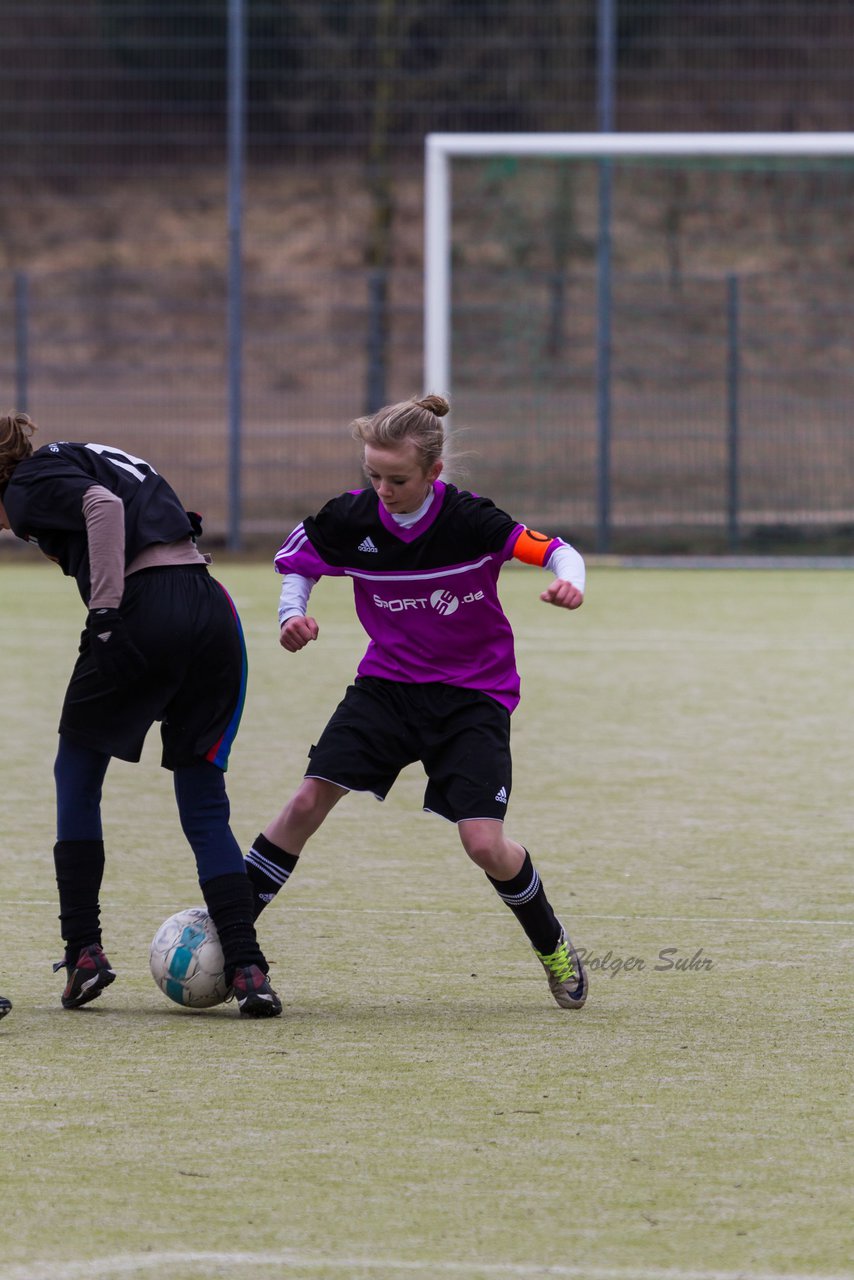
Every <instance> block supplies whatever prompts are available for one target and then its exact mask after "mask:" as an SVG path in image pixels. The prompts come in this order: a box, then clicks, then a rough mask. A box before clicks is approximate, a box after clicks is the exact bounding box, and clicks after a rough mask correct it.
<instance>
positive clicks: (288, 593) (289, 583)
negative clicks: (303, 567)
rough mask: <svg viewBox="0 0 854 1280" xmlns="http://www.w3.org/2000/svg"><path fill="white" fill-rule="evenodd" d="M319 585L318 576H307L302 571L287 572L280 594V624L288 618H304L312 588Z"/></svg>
mask: <svg viewBox="0 0 854 1280" xmlns="http://www.w3.org/2000/svg"><path fill="white" fill-rule="evenodd" d="M316 585H317V578H305V577H303V575H302V574H301V573H286V574H285V575H284V577H283V578H282V593H281V595H280V596H279V626H280V627H281V625H282V623H283V622H287V620H288V618H304V617H305V613H306V610H307V608H308V598H309V596H310V595H311V592H312V588H313V587H315V586H316Z"/></svg>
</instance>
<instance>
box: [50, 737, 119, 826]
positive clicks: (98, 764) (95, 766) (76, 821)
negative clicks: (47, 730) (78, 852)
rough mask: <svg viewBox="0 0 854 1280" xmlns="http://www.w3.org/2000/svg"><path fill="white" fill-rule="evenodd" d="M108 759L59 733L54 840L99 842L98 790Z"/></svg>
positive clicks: (101, 752) (54, 770)
mask: <svg viewBox="0 0 854 1280" xmlns="http://www.w3.org/2000/svg"><path fill="white" fill-rule="evenodd" d="M109 763H110V757H109V756H108V755H105V754H104V752H103V751H93V750H92V748H91V747H81V746H79V745H78V744H77V743H75V742H69V741H68V739H67V738H65V737H63V736H62V734H60V737H59V749H58V750H57V753H56V761H55V763H54V766H53V777H54V781H55V783H56V838H57V840H101V839H102V838H103V832H102V830H101V789H102V787H103V783H104V776H105V774H106V772H107V766H108V765H109Z"/></svg>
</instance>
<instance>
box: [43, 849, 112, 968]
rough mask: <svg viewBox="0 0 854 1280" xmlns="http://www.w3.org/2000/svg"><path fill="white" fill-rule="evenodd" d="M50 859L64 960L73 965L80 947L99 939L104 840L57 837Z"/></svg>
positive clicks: (96, 941) (99, 940) (97, 941)
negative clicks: (57, 901) (58, 838)
mask: <svg viewBox="0 0 854 1280" xmlns="http://www.w3.org/2000/svg"><path fill="white" fill-rule="evenodd" d="M53 862H54V867H55V868H56V887H57V889H58V890H59V923H60V929H61V930H62V937H63V940H64V942H65V963H66V964H71V965H73V964H74V962H75V961H76V959H77V957H78V955H79V954H80V951H81V950H82V948H83V947H89V946H92V945H93V944H95V943H97V944H99V945H100V942H101V917H100V907H99V904H98V894H99V893H100V891H101V880H102V879H103V876H104V842H103V840H57V842H56V844H55V845H54V846H53Z"/></svg>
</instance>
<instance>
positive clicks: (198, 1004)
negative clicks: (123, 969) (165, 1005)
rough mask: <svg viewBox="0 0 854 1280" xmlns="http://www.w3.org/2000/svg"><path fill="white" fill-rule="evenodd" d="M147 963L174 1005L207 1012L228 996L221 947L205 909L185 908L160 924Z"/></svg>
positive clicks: (155, 979) (161, 988) (156, 980)
mask: <svg viewBox="0 0 854 1280" xmlns="http://www.w3.org/2000/svg"><path fill="white" fill-rule="evenodd" d="M149 964H150V966H151V974H152V977H153V978H154V981H155V982H156V983H157V985H158V987H159V988H160V990H161V991H162V992H163V993H164V995H167V996H168V997H169V999H170V1000H174V1001H175V1003H176V1004H183V1005H189V1006H190V1007H191V1008H193V1009H209V1008H210V1007H211V1006H212V1005H215V1004H222V1002H223V1000H225V998H226V996H227V995H228V987H227V986H226V982H225V973H224V972H223V970H224V968H225V962H224V960H223V957H222V947H221V946H220V945H219V938H218V936H217V932H216V929H215V928H214V923H213V920H211V918H210V916H209V915H208V913H207V911H205V909H204V907H187V908H186V909H185V910H184V911H177V912H176V913H175V915H174V916H170V917H169V919H168V920H164V921H163V924H162V925H161V926H160V928H159V929H158V930H157V932H156V933H155V935H154V938H153V940H152V943H151V952H150V954H149Z"/></svg>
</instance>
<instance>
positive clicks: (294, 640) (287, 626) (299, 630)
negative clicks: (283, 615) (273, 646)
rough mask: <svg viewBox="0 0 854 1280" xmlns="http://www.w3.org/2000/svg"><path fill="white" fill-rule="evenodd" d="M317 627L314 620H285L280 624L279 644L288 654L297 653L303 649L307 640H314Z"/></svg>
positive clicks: (294, 618)
mask: <svg viewBox="0 0 854 1280" xmlns="http://www.w3.org/2000/svg"><path fill="white" fill-rule="evenodd" d="M318 629H319V628H318V626H317V623H316V622H315V620H314V618H300V617H293V618H287V619H286V620H285V621H284V622H283V623H282V629H281V632H280V633H279V644H280V645H281V646H282V648H283V649H287V651H288V653H298V652H299V650H300V649H304V648H305V646H306V645H307V644H308V642H309V640H316V639H317V633H318Z"/></svg>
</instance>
